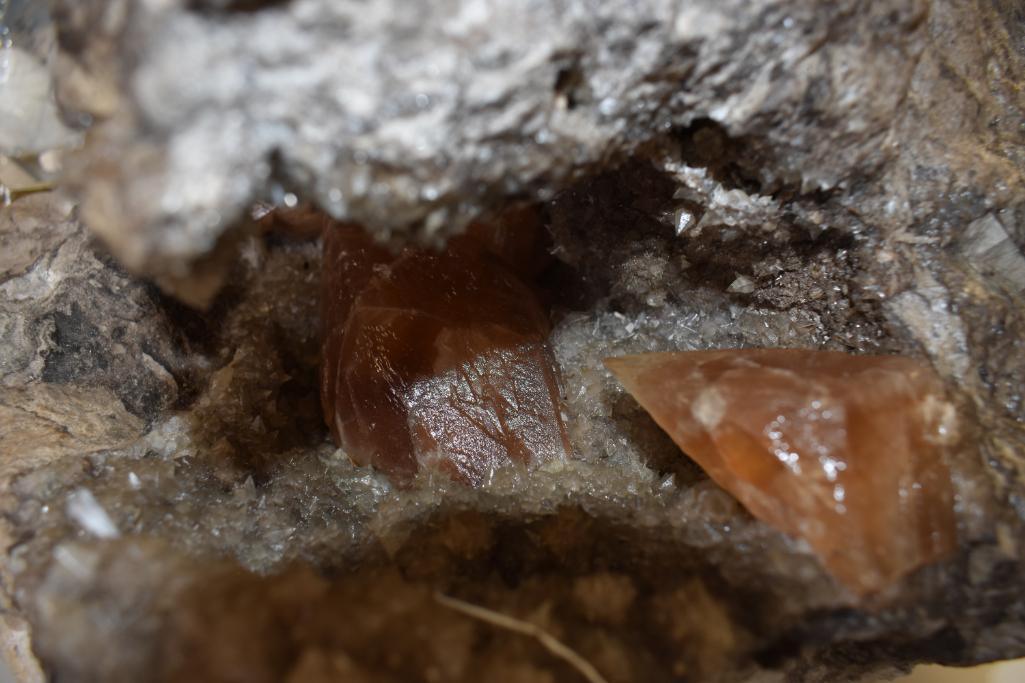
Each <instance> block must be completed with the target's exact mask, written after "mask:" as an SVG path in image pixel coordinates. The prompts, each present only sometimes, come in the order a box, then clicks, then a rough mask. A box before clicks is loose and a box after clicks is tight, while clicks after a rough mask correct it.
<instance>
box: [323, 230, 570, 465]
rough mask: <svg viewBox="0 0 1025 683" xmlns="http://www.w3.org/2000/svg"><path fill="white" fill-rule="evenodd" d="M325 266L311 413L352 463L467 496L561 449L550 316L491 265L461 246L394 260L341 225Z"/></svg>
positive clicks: (332, 235)
mask: <svg viewBox="0 0 1025 683" xmlns="http://www.w3.org/2000/svg"><path fill="white" fill-rule="evenodd" d="M325 268H326V274H325V279H324V282H325V292H324V298H323V302H324V303H323V316H322V320H324V321H325V330H324V346H323V355H324V361H323V365H322V374H321V393H322V403H323V406H324V412H325V418H326V419H327V422H328V424H329V425H330V426H331V430H332V433H333V435H334V436H335V438H336V440H337V441H338V443H339V444H340V445H341V446H342V448H343V449H344V450H345V451H346V452H347V454H348V455H349V457H351V458H352V459H353V460H354V461H356V462H358V463H360V464H373V465H374V466H375V467H377V468H378V469H381V470H383V471H385V472H387V473H388V474H389V475H390V476H391V477H392V478H393V479H395V480H397V481H399V482H403V483H405V482H409V481H410V480H411V479H412V478H413V477H414V476H415V475H416V474H417V472H418V471H419V470H421V469H422V468H426V469H429V470H435V471H441V472H444V473H446V474H447V475H449V476H452V477H453V478H455V479H457V480H460V481H464V482H466V483H469V484H474V485H478V484H481V483H484V482H486V481H488V479H489V478H490V476H491V474H492V473H493V472H494V471H495V470H496V469H497V468H499V467H501V466H503V465H505V464H508V463H509V462H510V461H515V462H518V463H522V464H529V463H531V462H535V461H539V460H547V459H550V458H553V457H564V456H565V455H566V454H567V453H568V452H569V445H568V442H567V438H566V434H565V428H564V426H563V423H562V418H561V415H560V408H559V406H560V397H559V386H558V380H557V375H556V371H555V367H554V360H553V358H552V355H551V351H550V349H549V348H548V345H547V341H546V340H547V334H548V321H547V318H546V316H545V313H544V311H543V310H542V309H541V307H540V305H539V304H538V302H537V299H536V298H535V296H534V293H533V292H532V291H531V290H530V288H529V287H527V286H526V285H525V284H524V283H523V282H521V281H520V280H519V278H518V277H517V276H516V275H515V274H514V273H513V272H512V271H511V270H510V269H509V268H508V267H507V266H506V265H505V264H504V263H503V262H502V261H500V260H499V259H498V258H496V257H494V256H493V255H491V254H490V253H488V252H487V251H485V250H483V249H482V248H480V246H479V245H473V246H471V245H470V244H469V243H466V244H463V245H461V246H459V247H455V248H450V249H449V250H448V251H447V252H444V253H435V252H430V251H425V250H419V249H407V250H406V251H404V252H403V253H402V254H401V255H400V256H399V257H398V258H396V259H394V260H392V259H391V258H390V257H389V255H388V254H387V252H385V251H384V250H383V249H382V248H380V247H378V246H377V245H375V244H373V243H372V242H371V241H370V240H369V239H368V238H367V237H366V236H365V235H364V234H363V233H362V232H361V231H359V230H358V229H356V228H353V227H341V228H333V229H331V230H329V231H328V234H327V235H326V237H325Z"/></svg>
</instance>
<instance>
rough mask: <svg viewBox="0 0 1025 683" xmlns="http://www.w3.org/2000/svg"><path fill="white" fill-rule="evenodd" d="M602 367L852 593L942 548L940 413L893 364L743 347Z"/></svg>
mask: <svg viewBox="0 0 1025 683" xmlns="http://www.w3.org/2000/svg"><path fill="white" fill-rule="evenodd" d="M605 364H606V366H607V367H608V368H609V370H611V371H612V373H613V374H614V375H615V376H616V377H617V378H618V379H619V381H620V382H621V383H622V385H623V386H624V387H625V388H626V389H627V391H629V392H630V394H631V395H633V397H634V398H636V399H637V401H638V402H639V403H640V404H641V405H642V406H643V407H644V409H645V410H647V411H648V413H650V414H651V416H652V417H653V418H654V419H655V421H656V422H657V423H658V424H659V425H660V426H661V427H662V429H664V430H665V431H666V432H667V433H668V434H669V435H670V436H671V437H672V438H673V440H674V441H675V442H676V444H677V445H678V446H679V447H680V448H681V449H682V450H683V451H684V452H685V453H686V454H687V455H689V456H690V457H692V458H693V459H694V460H695V461H696V462H697V463H698V464H699V465H700V466H701V467H702V468H703V469H704V470H705V471H706V472H707V473H708V474H709V476H711V477H712V478H713V479H714V480H715V481H716V482H717V483H718V484H719V485H720V486H722V487H723V488H724V489H726V490H727V491H729V492H730V493H731V494H733V495H734V496H735V497H736V498H737V499H738V500H739V501H740V502H741V503H742V504H743V505H744V506H745V507H746V508H747V509H748V510H749V511H750V512H751V514H753V515H754V516H755V517H757V518H759V519H761V520H763V521H765V522H767V523H769V524H771V525H773V526H775V527H776V528H778V529H780V530H781V531H784V532H786V533H788V534H791V535H793V536H796V537H800V538H803V539H805V540H806V541H807V542H808V544H809V545H810V546H811V548H812V549H813V550H814V552H815V553H816V554H817V555H818V557H819V558H820V560H821V561H822V563H823V565H824V566H825V567H826V568H827V569H828V570H829V571H830V572H831V573H832V574H833V575H834V576H835V577H836V578H837V579H838V580H839V581H840V582H841V583H843V584H844V585H846V586H847V587H849V588H850V589H851V590H853V591H854V592H856V593H859V594H866V593H871V592H876V591H878V590H880V589H882V588H884V587H886V586H887V585H889V584H891V583H893V582H894V581H896V580H897V579H899V578H900V577H902V576H903V575H905V574H906V573H908V572H909V571H911V570H912V569H915V568H916V567H919V566H922V565H924V564H928V563H930V562H933V561H936V560H938V559H940V558H943V557H944V556H946V555H948V554H949V553H951V552H952V551H953V549H954V548H955V545H956V526H955V520H954V513H953V503H952V500H953V495H952V484H951V478H950V471H949V469H948V465H947V462H946V458H945V456H944V453H945V451H946V449H947V448H949V447H950V446H951V445H952V442H953V440H954V439H955V437H956V433H957V427H956V423H955V414H954V410H953V407H952V405H951V404H950V403H949V402H948V401H947V399H946V398H945V395H944V389H943V385H942V383H941V382H940V380H939V378H938V377H937V376H936V375H935V374H934V373H933V371H932V370H931V369H930V368H928V367H927V366H925V365H923V364H922V363H920V362H918V361H915V360H913V359H910V358H905V357H900V356H864V355H850V354H845V353H839V352H831V351H808V350H795V349H751V350H729V351H694V352H676V353H649V354H641V355H635V356H625V357H620V358H609V359H607V360H606V361H605Z"/></svg>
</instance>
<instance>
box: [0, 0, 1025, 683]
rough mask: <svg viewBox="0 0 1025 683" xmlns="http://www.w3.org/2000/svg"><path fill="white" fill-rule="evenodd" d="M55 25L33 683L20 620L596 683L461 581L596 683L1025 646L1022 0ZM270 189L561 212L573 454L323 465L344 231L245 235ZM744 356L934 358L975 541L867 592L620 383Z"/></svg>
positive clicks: (450, 8) (453, 11) (435, 7)
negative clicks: (305, 236) (486, 611)
mask: <svg viewBox="0 0 1025 683" xmlns="http://www.w3.org/2000/svg"><path fill="white" fill-rule="evenodd" d="M51 4H52V8H53V14H54V17H55V18H56V20H57V22H58V27H59V38H60V45H61V49H62V52H61V54H60V55H59V57H58V60H57V61H58V71H59V74H60V78H59V81H58V84H57V85H58V87H57V94H58V96H59V98H60V100H61V101H62V103H63V104H64V106H65V107H66V108H67V109H68V110H74V111H78V112H86V113H88V114H90V115H91V116H92V117H94V119H95V121H96V124H95V126H94V127H93V128H92V129H91V130H90V132H89V134H88V137H87V142H86V146H85V148H84V149H83V150H82V151H81V153H80V154H79V155H78V158H77V160H74V161H73V162H72V168H71V175H70V178H69V182H70V185H69V187H70V189H71V190H73V196H74V197H75V198H76V201H79V202H80V203H79V204H78V205H77V207H76V205H74V204H72V203H71V202H66V201H64V200H62V199H61V198H59V197H57V196H55V195H38V196H35V197H30V198H25V199H22V200H19V201H17V202H16V203H15V204H14V205H13V206H12V207H10V208H9V209H5V210H4V212H3V214H2V215H0V245H2V247H3V248H2V249H0V330H2V336H3V343H2V344H0V420H2V422H0V424H2V426H3V431H2V432H0V444H2V446H3V452H2V457H3V461H2V482H3V483H2V486H0V505H2V508H3V524H2V528H0V531H2V538H3V540H4V545H5V547H6V548H7V558H6V561H5V562H4V563H3V565H2V570H3V571H2V574H0V580H2V585H3V588H4V594H5V602H4V605H3V607H4V608H5V621H4V626H5V628H6V634H5V639H4V644H5V647H6V649H7V651H8V653H9V656H11V657H13V658H15V659H16V661H17V662H18V663H19V665H20V666H21V667H22V671H23V672H25V673H24V674H23V675H25V676H26V677H28V676H31V675H32V673H31V671H32V667H33V666H35V664H34V662H35V660H34V659H33V658H32V653H30V652H29V650H28V648H27V642H28V640H27V638H28V635H27V634H28V633H29V632H30V633H31V642H32V646H33V651H34V653H35V655H36V656H38V658H39V661H40V662H41V664H42V667H43V668H44V669H45V671H46V672H47V673H48V674H49V675H51V676H52V677H54V678H55V679H58V680H61V679H64V680H97V681H115V680H141V679H144V678H145V679H148V680H185V679H188V680H195V679H196V678H206V679H208V680H227V679H235V680H238V679H244V680H287V679H288V678H289V677H291V679H292V680H303V681H316V680H321V679H323V680H331V679H337V678H339V677H344V678H347V679H348V680H367V681H384V680H411V679H422V680H452V681H458V680H478V679H479V678H480V677H481V675H480V674H481V672H494V675H489V676H486V677H487V678H488V679H489V680H508V681H550V680H570V679H571V678H570V677H571V676H573V675H575V674H574V671H573V670H572V669H570V668H568V666H567V664H565V663H564V662H563V661H562V660H560V659H558V658H555V657H553V656H552V655H551V654H549V653H548V652H547V651H545V650H544V649H543V648H541V647H540V645H538V643H537V642H535V641H534V640H532V639H530V638H527V637H524V636H521V635H516V634H513V633H509V632H507V631H503V630H501V629H499V628H497V627H496V626H494V625H493V624H490V623H486V622H482V621H479V620H474V619H470V618H468V617H466V616H464V615H461V614H459V613H454V612H453V611H452V610H451V609H450V608H448V607H447V606H446V604H445V603H444V602H441V601H438V600H437V599H436V598H435V597H434V595H435V591H442V592H444V593H446V594H448V595H454V596H457V597H459V598H462V599H464V600H466V601H469V602H472V603H474V604H478V605H483V606H486V607H488V608H490V609H494V610H497V611H499V612H502V613H505V614H508V615H510V616H514V617H517V618H520V619H523V620H526V621H529V622H531V623H533V624H536V625H537V626H538V627H541V628H543V629H545V630H546V631H548V632H549V633H551V634H553V635H554V636H555V637H557V638H559V639H560V640H563V641H564V642H565V643H566V644H567V645H569V646H570V647H572V648H573V649H574V650H576V651H577V652H578V653H579V654H580V655H581V656H582V657H584V658H585V659H587V660H588V661H590V662H591V663H592V664H593V665H594V667H596V668H597V670H599V671H600V672H601V673H602V674H603V675H604V676H605V677H606V678H607V679H608V680H610V681H628V680H651V681H663V680H665V681H668V680H680V679H684V680H727V681H728V680H744V679H761V680H803V681H818V680H830V681H835V680H844V679H852V678H856V677H858V676H859V675H862V674H868V673H873V672H876V673H877V672H878V671H879V670H880V669H887V668H892V667H898V668H899V667H904V666H907V665H909V664H911V663H913V662H915V661H920V660H934V661H943V662H950V663H970V662H977V661H984V660H988V659H993V658H1000V657H1011V656H1020V655H1022V654H1023V653H1025V646H1023V645H1022V643H1023V642H1025V637H1023V634H1025V585H1023V584H1025V579H1023V578H1022V577H1025V572H1023V571H1022V569H1023V567H1022V564H1023V560H1025V547H1023V546H1022V544H1021V539H1022V538H1023V533H1025V479H1023V475H1025V432H1023V430H1022V422H1023V420H1025V400H1023V393H1022V387H1023V386H1025V353H1023V349H1022V346H1023V345H1025V341H1023V340H1025V306H1023V305H1022V291H1023V290H1025V259H1023V257H1022V254H1021V250H1022V248H1023V247H1025V187H1023V176H1022V171H1023V169H1025V144H1023V130H1022V127H1021V125H1022V124H1021V122H1022V120H1025V116H1023V113H1025V94H1023V92H1022V91H1021V89H1020V87H1019V83H1020V81H1021V77H1022V74H1023V73H1025V69H1023V62H1025V28H1023V24H1022V22H1021V18H1020V9H1019V8H1018V7H1017V5H1016V4H1015V3H1013V2H1009V1H1008V2H1004V1H1002V0H994V1H990V2H984V1H983V0H946V1H943V2H941V1H939V0H936V1H934V2H927V1H925V0H920V1H916V0H884V1H883V2H855V1H853V0H851V1H845V2H836V3H827V4H823V3H820V2H813V1H812V0H777V1H775V2H765V3H758V4H751V3H746V2H740V1H739V0H738V1H737V2H712V0H707V1H706V0H699V1H690V2H679V3H676V2H670V1H669V0H665V1H662V2H659V1H657V0H645V1H642V2H627V1H626V0H623V1H620V0H612V1H609V2H601V3H598V2H587V1H585V0H563V1H562V2H556V1H554V0H548V1H545V2H542V1H538V2H532V3H530V4H529V6H526V7H525V6H523V5H517V6H516V7H515V8H514V7H513V6H512V5H509V4H507V3H498V2H494V3H491V2H484V1H482V0H481V1H477V0H431V1H429V2H422V3H415V6H414V5H410V4H409V3H400V2H375V3H370V4H366V3H356V2H333V1H330V0H293V1H291V2H239V1H235V0H194V1H191V2H148V1H142V0H140V1H137V2H127V1H116V2H99V1H95V2H93V1H82V0H75V1H72V0H67V1H65V0H53V2H52V3H51ZM287 193H295V194H297V195H299V196H300V197H301V198H307V199H310V200H312V201H315V202H317V203H319V204H320V205H321V206H322V207H323V208H324V209H325V210H327V211H329V212H331V213H332V214H334V215H335V216H338V217H347V218H353V219H357V220H360V221H362V222H364V223H365V224H366V225H368V226H369V227H370V228H371V229H373V230H377V231H380V233H381V234H382V235H383V236H384V235H387V236H390V237H393V238H394V239H402V238H406V237H408V236H411V235H415V236H419V237H422V238H427V239H434V238H438V237H443V236H446V235H449V234H452V233H453V232H454V231H456V230H458V229H459V228H460V227H461V225H462V224H464V223H465V222H466V221H468V220H470V219H472V218H474V217H476V216H477V215H478V214H479V213H481V212H488V211H492V210H498V209H500V208H502V206H503V205H504V204H505V203H506V202H507V201H509V200H510V199H517V200H526V201H529V202H534V203H536V205H537V210H538V211H540V212H541V214H542V216H543V220H544V222H545V224H546V225H547V226H548V227H549V229H550V231H551V233H552V236H553V251H554V254H555V256H556V258H557V261H558V262H557V264H555V265H554V266H553V267H552V268H550V269H548V270H547V271H546V272H545V273H544V274H543V275H542V278H541V282H542V286H543V287H544V288H545V290H546V291H547V293H548V294H547V296H548V301H547V303H548V304H549V305H550V306H551V307H552V310H553V312H554V315H555V317H556V323H555V329H554V332H553V336H552V344H553V348H554V351H555V355H556V358H557V361H558V363H559V365H560V368H561V371H562V375H563V379H564V382H565V392H566V396H565V401H566V412H567V419H568V421H567V427H568V430H569V433H570V437H571V441H572V443H573V445H574V447H575V449H576V451H577V456H578V457H577V458H576V459H574V460H572V461H569V462H563V463H552V464H551V465H550V466H546V467H542V468H540V469H539V470H537V471H536V472H534V473H532V474H531V476H530V477H523V476H520V475H519V474H517V473H516V472H508V473H505V474H502V473H501V472H500V473H498V474H497V475H496V477H495V478H494V480H493V481H492V482H491V484H490V485H489V486H487V487H485V488H483V489H481V490H469V489H466V488H465V487H461V486H459V485H456V484H453V483H446V482H437V481H435V482H433V483H432V486H430V487H426V486H421V487H418V488H413V489H411V490H408V491H396V490H394V489H393V488H392V487H390V486H389V485H388V483H387V481H386V480H385V479H383V478H382V477H380V476H379V475H377V474H375V473H374V472H373V471H371V470H369V469H363V468H356V467H354V466H352V465H351V464H349V463H348V461H347V460H346V459H345V457H344V456H343V455H342V454H340V453H339V452H336V451H335V450H334V449H333V448H331V447H330V446H329V442H328V439H327V431H326V429H325V428H324V427H323V426H322V423H321V419H320V409H319V406H318V402H317V392H316V367H317V349H318V344H319V342H318V329H317V327H318V323H317V306H316V298H317V297H316V291H317V287H318V281H319V274H318V269H319V265H320V263H319V259H320V251H319V247H318V245H317V244H316V243H315V242H312V241H304V240H302V239H298V238H294V237H290V236H288V235H281V234H277V233H261V232H260V228H259V226H258V225H256V224H254V223H253V222H252V221H249V220H247V219H246V217H245V213H246V210H247V209H248V207H249V206H250V204H251V202H252V201H253V200H255V199H261V198H269V199H271V200H274V201H276V200H278V199H282V198H283V196H284V195H287ZM83 223H85V224H87V225H88V227H89V228H91V229H92V230H93V231H94V232H95V233H96V234H98V235H99V236H100V237H102V239H103V240H104V241H105V242H106V243H107V245H109V248H110V250H111V251H112V252H113V253H114V254H115V255H116V256H117V257H118V258H119V259H120V260H121V262H123V263H124V264H125V265H126V266H127V267H128V268H129V269H131V270H134V271H138V272H141V273H144V274H145V275H147V276H149V277H150V278H152V279H153V280H154V281H156V282H159V283H160V285H161V286H162V287H163V288H164V289H165V290H167V291H170V292H173V293H176V294H177V295H179V296H180V297H183V298H185V299H187V300H190V301H193V302H201V303H209V304H210V307H209V310H207V311H206V312H205V313H202V314H199V313H196V312H195V311H193V310H190V309H188V308H186V307H184V306H182V305H181V304H179V303H176V302H174V301H172V300H170V299H168V298H167V297H166V296H165V295H164V294H162V293H161V292H160V291H159V290H158V289H157V288H156V287H154V286H153V285H149V284H145V283H143V282H141V281H139V280H137V279H135V278H133V277H131V276H129V275H127V274H126V273H125V272H124V271H123V270H122V269H121V267H120V266H119V265H118V264H117V262H116V261H115V260H114V259H113V258H111V257H110V256H109V255H108V254H107V252H106V249H105V248H104V247H102V246H99V245H98V244H97V243H96V242H95V241H94V240H93V239H92V238H90V237H88V236H87V233H86V232H85V228H84V227H83ZM735 346H787V347H805V348H832V349H840V350H848V351H855V352H896V353H903V354H906V355H910V356H914V357H917V358H921V359H923V360H925V361H927V362H929V363H931V365H932V366H933V367H934V369H935V370H936V371H937V373H938V374H939V376H940V377H941V378H942V379H943V381H944V382H945V383H946V384H947V388H948V390H949V392H950V395H951V398H952V400H953V401H954V402H955V404H956V406H957V409H958V411H959V415H960V416H961V417H962V418H963V419H964V424H965V425H966V429H967V430H968V433H967V435H966V439H965V441H964V443H965V445H964V447H963V448H960V449H958V450H957V451H956V452H954V453H952V454H951V457H950V462H949V463H948V464H949V466H950V469H951V474H952V483H953V485H954V493H955V514H956V521H957V526H958V543H959V551H958V553H957V555H956V556H955V557H953V558H952V559H950V560H949V561H947V562H945V563H942V564H938V565H933V566H930V567H926V568H923V569H922V570H921V571H919V572H917V573H915V574H914V575H912V576H910V577H909V578H908V579H907V580H906V581H905V582H903V583H902V584H900V585H899V586H896V587H895V588H894V589H893V590H892V591H890V592H888V593H886V594H884V595H879V596H876V597H874V598H872V599H869V600H867V601H865V600H859V599H858V598H856V597H855V596H853V595H851V594H850V593H848V592H847V591H845V590H844V589H843V588H842V587H841V586H839V585H837V584H836V583H835V582H834V581H833V580H832V579H831V578H830V577H829V575H828V574H827V573H826V572H825V571H824V570H823V569H822V568H821V566H820V565H819V564H818V563H817V561H816V559H815V557H814V555H813V554H812V552H811V551H810V549H809V548H808V547H807V546H806V545H804V544H802V543H800V542H798V541H795V540H794V539H791V538H788V537H786V536H784V535H782V534H780V533H778V532H775V531H773V530H772V529H771V528H769V527H767V526H766V525H764V524H762V523H760V522H757V521H755V520H754V519H752V518H751V517H750V516H749V515H747V514H746V513H745V512H744V511H743V510H742V509H741V508H740V506H739V505H738V504H737V503H736V502H735V501H734V500H733V499H732V498H730V497H729V496H728V495H727V494H725V493H724V492H723V491H721V490H720V489H719V488H718V487H716V486H715V485H714V484H713V483H711V482H710V481H709V480H708V479H707V478H706V477H705V476H704V475H703V474H702V473H701V472H700V470H698V469H697V468H696V467H695V466H694V465H693V464H692V463H690V462H688V461H687V460H686V459H685V458H683V457H681V456H680V454H679V451H678V449H676V448H675V446H673V445H672V443H671V442H670V441H669V439H668V438H667V437H666V436H665V435H664V434H663V433H662V432H661V431H660V430H659V429H658V428H657V427H656V426H655V425H654V423H653V422H652V421H651V420H650V418H648V417H647V416H646V414H645V413H643V411H642V410H641V409H640V408H639V407H638V406H637V405H636V403H635V402H634V401H633V400H632V399H630V397H629V396H628V395H627V394H626V393H625V392H623V391H622V390H621V389H620V388H619V387H618V385H617V384H616V382H615V381H614V380H613V378H612V377H611V376H610V375H609V374H608V373H607V372H606V371H605V370H604V369H603V367H602V365H601V359H602V358H604V357H606V356H609V355H617V354H624V353H635V352H644V351H659V350H687V349H701V348H722V347H735ZM111 643H118V644H120V647H117V648H113V647H111ZM182 662H190V663H192V665H193V669H192V670H190V671H183V670H182ZM36 675H39V673H38V669H36Z"/></svg>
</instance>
